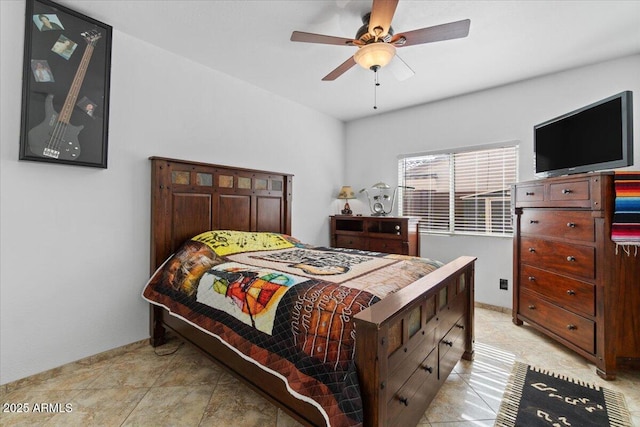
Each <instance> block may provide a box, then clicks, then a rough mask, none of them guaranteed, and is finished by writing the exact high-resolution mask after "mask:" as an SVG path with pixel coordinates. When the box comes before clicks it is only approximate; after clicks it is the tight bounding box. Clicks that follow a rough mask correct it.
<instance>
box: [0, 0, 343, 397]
mask: <svg viewBox="0 0 640 427" xmlns="http://www.w3.org/2000/svg"><path fill="white" fill-rule="evenodd" d="M24 13H25V4H24V2H23V1H5V0H3V1H0V19H1V21H0V23H1V25H0V42H1V44H0V46H1V51H2V57H1V61H0V75H1V77H0V92H1V101H0V102H1V104H0V137H1V144H0V171H1V175H0V194H1V203H0V209H1V210H0V234H1V236H2V238H1V246H0V251H1V252H0V253H1V258H0V301H1V302H0V304H1V305H0V316H1V317H0V336H1V338H0V362H1V365H0V383H2V384H4V383H7V382H11V381H14V380H16V379H20V378H23V377H26V376H28V375H32V374H34V373H37V372H41V371H44V370H47V369H50V368H53V367H56V366H59V365H62V364H65V363H68V362H71V361H74V360H77V359H80V358H83V357H86V356H89V355H93V354H96V353H99V352H102V351H105V350H108V349H112V348H115V347H118V346H121V345H124V344H128V343H130V342H134V341H137V340H141V339H144V338H146V337H148V326H147V325H148V305H147V304H146V303H145V302H143V300H142V298H141V297H140V292H141V291H142V287H143V285H144V283H145V281H146V280H147V278H148V268H149V228H150V225H149V202H150V198H149V189H150V177H149V175H150V165H149V161H148V157H149V156H152V155H160V156H166V157H175V158H182V159H189V160H200V161H203V162H211V163H219V164H228V165H234V166H242V167H249V168H256V169H267V170H272V171H279V172H287V173H292V174H294V175H295V177H294V181H293V182H294V184H293V199H294V203H293V224H292V227H293V234H294V235H296V236H297V237H299V238H300V239H302V240H303V241H305V242H309V243H315V244H324V245H326V244H328V240H329V238H328V236H329V230H328V220H327V215H329V214H331V213H333V211H332V210H331V209H332V203H333V202H334V197H335V194H336V193H337V191H338V189H339V188H340V185H342V182H343V179H342V178H343V165H342V164H341V163H339V162H336V160H335V159H337V158H341V157H342V155H343V150H344V125H343V123H342V122H340V121H337V120H335V119H333V118H330V117H328V116H325V115H323V114H320V113H317V112H315V111H312V110H310V109H308V108H306V107H303V106H301V105H297V104H294V103H291V102H289V101H287V100H284V99H282V98H279V97H277V96H274V95H273V94H270V93H268V92H265V91H263V90H261V89H259V88H256V87H253V86H250V85H248V84H245V83H243V82H240V81H238V80H236V79H234V78H232V77H229V76H226V75H223V74H220V73H217V72H215V71H212V70H209V69H206V68H203V67H201V66H199V65H198V64H196V63H193V62H190V61H186V60H184V59H182V58H180V57H177V56H175V55H173V54H170V53H168V52H166V51H164V50H162V49H160V48H158V47H155V46H152V45H149V44H146V43H145V42H142V41H140V40H138V39H135V38H132V37H129V36H128V35H127V34H123V33H122V32H119V31H115V32H114V38H113V57H112V80H111V108H110V113H111V115H110V126H109V167H108V169H106V170H103V169H94V168H86V167H77V166H66V165H55V164H47V163H40V162H28V161H18V147H19V136H20V108H21V70H22V56H23V38H24V37H23V34H24ZM72 121H73V119H72Z"/></svg>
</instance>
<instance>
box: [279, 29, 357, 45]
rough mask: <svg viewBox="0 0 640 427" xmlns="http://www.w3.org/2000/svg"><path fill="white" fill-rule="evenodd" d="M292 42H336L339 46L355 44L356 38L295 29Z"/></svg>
mask: <svg viewBox="0 0 640 427" xmlns="http://www.w3.org/2000/svg"><path fill="white" fill-rule="evenodd" d="M291 41H292V42H304V43H321V44H335V45H338V46H353V45H354V42H356V40H353V39H347V38H344V37H334V36H325V35H323V34H313V33H305V32H302V31H294V32H293V33H291Z"/></svg>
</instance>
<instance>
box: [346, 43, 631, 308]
mask: <svg viewBox="0 0 640 427" xmlns="http://www.w3.org/2000/svg"><path fill="white" fill-rule="evenodd" d="M469 71H470V72H473V71H472V70H469ZM434 84H437V82H434ZM624 90H632V91H633V92H634V105H633V109H634V135H635V143H634V165H635V166H634V167H633V169H635V170H638V168H640V142H639V141H640V55H634V56H631V57H627V58H622V59H618V60H614V61H609V62H605V63H601V64H596V65H592V66H588V67H583V68H580V69H575V70H570V71H566V72H562V73H558V74H554V75H549V76H545V77H540V78H536V79H532V80H528V81H524V82H520V83H515V84H510V85H506V86H503V87H499V88H495V89H492V90H487V91H482V92H477V93H473V94H469V95H465V96H460V97H457V98H453V99H448V100H445V101H441V102H436V103H433V104H426V105H422V106H419V107H415V108H410V109H406V110H403V111H397V112H392V113H388V114H383V115H379V116H376V117H372V118H366V119H361V120H358V121H354V122H351V123H348V124H347V129H346V132H347V147H346V153H347V158H348V159H351V160H350V166H349V168H348V169H347V171H346V181H347V182H349V183H350V184H351V185H353V187H354V188H358V189H359V188H362V187H367V186H370V185H371V184H373V183H375V182H378V181H381V180H382V181H384V182H387V183H389V184H392V183H397V156H398V155H399V154H407V153H420V152H425V151H430V150H441V149H448V148H456V147H468V146H474V145H484V144H491V143H495V142H504V141H513V140H517V141H520V150H519V165H520V180H521V181H522V180H529V179H533V126H534V125H535V124H537V123H541V122H543V121H545V120H547V119H551V118H554V117H557V116H559V115H561V114H564V113H567V112H569V111H572V110H575V109H577V108H580V107H583V106H585V105H587V104H590V103H592V102H595V101H598V100H600V99H603V98H606V97H607V96H610V95H613V94H616V93H619V92H622V91H624ZM379 96H381V97H382V96H384V94H382V93H380V94H379ZM353 159H364V160H365V161H354V160H353ZM361 200H363V198H361ZM351 206H352V208H353V209H354V212H356V213H368V207H367V206H366V205H364V204H363V203H358V202H357V201H354V203H351ZM512 253H513V250H512V241H511V239H505V238H483V237H468V236H466V237H460V236H456V237H449V236H446V237H441V236H428V235H423V236H422V239H421V254H422V256H427V257H430V258H436V259H440V260H442V261H449V260H451V259H453V258H455V257H457V256H459V255H473V256H477V257H478V263H477V271H476V274H477V278H476V300H477V301H479V302H483V303H487V304H492V305H497V306H501V307H511V298H512V294H511V290H512V285H513V283H512V282H513V280H512V274H513V273H512V269H513V267H512ZM500 278H506V279H509V291H501V290H499V279H500Z"/></svg>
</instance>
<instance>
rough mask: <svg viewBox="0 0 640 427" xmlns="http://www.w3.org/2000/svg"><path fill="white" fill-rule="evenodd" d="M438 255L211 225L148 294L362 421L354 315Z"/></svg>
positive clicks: (293, 386) (295, 389) (325, 409)
mask: <svg viewBox="0 0 640 427" xmlns="http://www.w3.org/2000/svg"><path fill="white" fill-rule="evenodd" d="M441 265H442V263H440V262H437V261H431V260H428V259H425V258H414V257H407V256H402V255H389V254H383V253H378V252H365V251H358V250H350V249H336V248H325V247H312V246H309V245H305V244H302V243H300V242H299V241H298V240H296V239H294V238H292V237H290V236H285V235H282V234H275V233H254V232H238V231H230V230H216V231H209V232H206V233H203V234H200V235H198V236H195V237H194V238H192V239H191V240H189V241H187V242H185V243H184V244H183V245H182V247H181V248H180V249H179V250H178V251H177V252H176V253H175V254H173V255H172V256H171V257H169V259H167V261H166V262H165V263H164V264H163V265H162V266H161V267H160V268H159V269H158V270H157V271H156V272H155V273H154V275H153V276H152V277H151V279H150V280H149V282H148V283H147V285H146V286H145V288H144V291H143V297H144V298H145V299H146V300H147V301H149V302H151V303H152V304H156V305H160V306H163V307H165V308H167V309H168V310H169V311H170V312H171V313H172V314H173V315H175V316H177V317H180V318H182V319H184V320H186V321H188V322H189V323H192V324H195V325H196V326H198V327H199V328H200V329H202V330H204V331H207V332H208V333H209V334H211V335H212V336H215V337H217V338H218V339H220V340H222V341H223V342H224V343H225V344H226V345H228V346H230V347H232V348H235V349H236V351H238V352H240V353H241V354H243V355H244V357H245V358H246V359H248V360H251V361H252V362H253V363H255V364H256V365H258V366H260V367H262V368H264V369H265V370H267V371H269V372H272V373H276V375H277V376H279V377H280V378H282V379H283V380H284V381H285V383H286V384H287V388H288V389H289V391H290V392H291V393H292V394H293V395H294V396H296V397H297V398H300V399H302V400H305V401H307V402H310V403H312V404H314V405H315V406H316V407H318V409H320V411H321V412H322V413H323V414H324V415H325V418H326V420H327V422H328V424H329V425H332V426H356V425H360V424H361V423H362V401H361V398H360V392H359V386H358V378H357V373H356V369H355V364H354V360H353V359H354V351H355V338H354V337H355V329H354V325H353V320H352V318H353V316H354V315H356V314H357V313H359V312H360V311H362V310H364V309H366V308H367V307H369V306H371V305H372V304H375V303H376V302H378V301H380V299H382V298H384V297H385V296H386V295H389V294H391V293H393V292H396V291H397V290H399V289H401V288H403V287H405V286H407V285H409V284H411V283H413V282H414V281H416V280H417V279H419V278H420V277H423V276H425V275H427V274H429V273H430V272H432V271H433V270H435V269H436V268H438V267H440V266H441Z"/></svg>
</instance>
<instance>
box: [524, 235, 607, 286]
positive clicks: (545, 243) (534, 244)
mask: <svg viewBox="0 0 640 427" xmlns="http://www.w3.org/2000/svg"><path fill="white" fill-rule="evenodd" d="M595 252H596V249H595V248H594V247H591V246H583V245H572V244H570V243H560V242H554V241H550V240H544V239H536V238H533V237H523V238H522V239H521V240H520V257H521V259H522V263H523V264H528V265H534V266H544V268H545V269H546V270H550V271H553V272H557V273H565V274H570V275H573V276H578V277H582V278H585V279H594V278H595V275H596V271H595Z"/></svg>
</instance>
